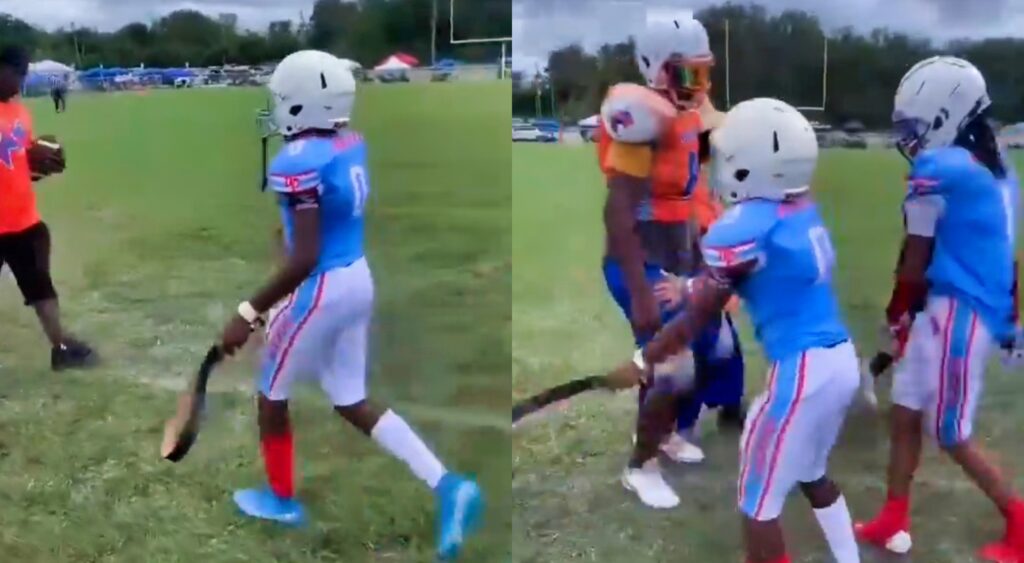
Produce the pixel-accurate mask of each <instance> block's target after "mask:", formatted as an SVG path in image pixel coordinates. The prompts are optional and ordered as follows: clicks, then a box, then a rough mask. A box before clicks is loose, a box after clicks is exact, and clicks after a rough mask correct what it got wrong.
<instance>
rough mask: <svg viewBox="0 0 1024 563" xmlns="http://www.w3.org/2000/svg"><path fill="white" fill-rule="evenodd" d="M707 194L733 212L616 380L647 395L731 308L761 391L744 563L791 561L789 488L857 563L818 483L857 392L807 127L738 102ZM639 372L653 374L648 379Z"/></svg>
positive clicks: (823, 482)
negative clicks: (786, 526) (765, 362)
mask: <svg viewBox="0 0 1024 563" xmlns="http://www.w3.org/2000/svg"><path fill="white" fill-rule="evenodd" d="M711 151H712V161H713V162H712V167H713V173H712V175H711V178H710V180H711V185H712V188H713V189H714V190H715V192H716V193H718V194H719V195H720V196H721V197H723V198H724V199H726V200H727V201H732V202H735V205H734V206H733V207H731V208H730V209H729V210H728V211H727V212H726V213H725V214H724V215H722V216H721V217H720V218H719V219H718V220H717V221H715V223H714V224H713V225H712V226H711V229H710V230H709V231H708V233H707V235H705V237H704V238H703V240H702V241H701V249H702V251H703V256H704V260H705V262H706V263H707V268H706V270H705V271H704V272H703V273H702V274H701V275H700V276H698V277H697V278H694V279H692V280H690V281H689V282H688V283H687V284H686V285H687V288H686V293H687V294H686V295H685V296H684V299H685V301H687V304H686V308H685V312H684V313H682V314H681V315H679V316H677V317H676V318H674V319H673V320H672V321H671V322H669V324H668V325H666V326H665V327H664V328H662V329H661V330H660V331H659V332H658V333H657V335H656V336H655V337H654V338H653V339H652V340H651V341H650V342H648V343H647V344H646V345H645V346H644V347H643V348H642V349H640V350H638V351H637V353H636V355H635V356H634V359H633V361H632V362H629V363H626V364H625V365H623V366H622V367H621V368H620V373H621V372H627V373H633V374H634V376H636V377H643V378H646V379H647V380H653V381H650V383H649V384H650V385H653V386H654V387H658V386H662V385H669V384H666V383H662V382H661V381H659V380H664V379H666V376H664V375H661V370H660V369H659V366H660V364H662V363H663V362H665V361H668V360H670V358H672V357H673V356H675V355H676V354H677V353H678V352H679V351H680V350H683V349H684V348H685V347H686V346H688V345H689V344H690V343H691V342H692V341H693V339H694V338H696V337H697V336H698V335H699V334H700V333H701V331H702V330H703V329H704V327H705V325H706V323H707V322H708V321H711V320H714V319H715V318H717V317H718V316H719V315H721V311H722V309H723V308H724V307H725V306H726V305H727V303H728V302H729V300H730V299H731V298H732V296H733V295H734V294H736V295H738V296H739V297H740V298H741V299H742V301H743V303H744V304H745V306H746V308H747V312H748V313H749V315H750V317H751V320H752V322H753V323H754V327H755V329H756V333H757V335H758V339H759V340H760V342H761V345H762V347H763V349H764V354H765V356H766V357H767V358H768V359H769V360H770V361H771V367H770V369H769V372H768V380H767V387H766V389H765V391H764V392H762V393H761V395H760V396H759V397H758V398H757V399H756V400H755V401H754V404H753V405H752V406H751V409H750V413H749V415H748V416H747V418H746V422H745V427H744V431H743V436H742V438H741V443H740V472H739V473H740V475H739V483H738V488H739V494H738V501H739V508H740V511H741V512H742V514H743V531H744V539H745V545H746V549H747V561H748V562H750V563H788V562H789V561H790V559H789V557H788V555H787V553H786V547H785V543H784V541H783V536H782V529H781V526H780V524H779V520H778V518H779V515H780V514H781V513H782V508H783V504H784V502H785V499H786V496H787V495H788V494H789V492H790V491H791V490H792V489H793V488H794V487H797V486H799V488H800V490H801V491H802V492H803V493H804V496H805V497H806V498H807V500H808V501H809V502H810V504H811V507H812V508H813V509H814V515H815V517H816V518H817V520H818V523H819V524H820V525H821V528H822V530H823V531H824V534H825V538H826V540H827V541H828V544H829V547H830V549H831V551H832V554H833V555H834V557H835V559H836V560H837V561H839V563H854V562H857V561H859V555H858V551H857V544H856V541H855V539H854V535H853V526H852V523H851V521H850V514H849V511H848V509H847V506H846V501H845V499H844V497H843V495H842V493H841V492H840V490H839V487H838V486H837V485H836V484H835V483H834V482H833V481H832V480H830V479H829V477H828V476H827V473H826V468H827V462H828V457H829V453H830V452H831V449H832V446H833V444H834V443H835V440H836V438H837V436H838V435H839V431H840V429H841V427H842V424H843V421H844V419H845V416H846V412H847V410H848V408H849V405H850V404H851V403H852V401H853V399H854V397H855V396H856V394H857V389H858V388H859V383H860V376H859V366H858V361H857V354H856V351H855V350H854V346H853V344H852V343H851V341H850V336H849V333H848V331H847V328H846V326H845V323H844V322H843V320H842V317H841V315H840V312H839V304H838V301H837V300H836V297H835V293H834V290H833V287H832V272H833V270H834V268H835V253H834V251H833V249H832V244H831V241H830V238H829V234H828V230H827V229H826V227H825V225H824V223H823V222H822V220H821V217H820V216H819V214H818V210H817V208H816V206H815V204H814V202H813V201H812V199H811V196H810V182H811V178H812V176H813V174H814V169H815V166H816V164H817V157H818V143H817V139H816V137H815V134H814V131H813V130H812V128H811V125H810V124H809V123H808V122H807V120H806V119H805V118H804V117H803V116H802V115H801V114H800V113H799V112H798V111H796V109H794V108H793V107H791V106H789V105H787V104H785V103H784V102H780V101H778V100H773V99H768V98H759V99H755V100H750V101H746V102H743V103H741V104H739V105H737V106H736V107H734V108H732V110H731V111H729V113H728V114H727V115H726V117H725V120H724V122H723V124H722V126H721V127H720V128H719V129H717V130H715V131H714V132H713V133H712V136H711ZM647 366H651V369H652V371H653V373H652V374H650V375H649V374H648V373H647V371H648V367H647Z"/></svg>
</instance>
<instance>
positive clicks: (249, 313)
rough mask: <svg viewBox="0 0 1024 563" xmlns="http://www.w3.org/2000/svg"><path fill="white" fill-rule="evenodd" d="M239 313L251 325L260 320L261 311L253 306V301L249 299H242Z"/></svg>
mask: <svg viewBox="0 0 1024 563" xmlns="http://www.w3.org/2000/svg"><path fill="white" fill-rule="evenodd" d="M238 315H239V316H240V317H242V318H243V319H245V321H246V322H248V323H249V324H251V325H254V324H256V323H258V322H259V321H260V313H259V311H257V310H256V308H255V307H253V306H252V303H249V302H248V301H242V302H241V303H239V304H238Z"/></svg>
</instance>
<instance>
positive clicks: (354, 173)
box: [349, 166, 368, 217]
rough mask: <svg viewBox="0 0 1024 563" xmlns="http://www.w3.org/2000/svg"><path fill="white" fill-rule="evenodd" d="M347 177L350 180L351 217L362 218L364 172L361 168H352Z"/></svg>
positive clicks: (364, 186)
mask: <svg viewBox="0 0 1024 563" xmlns="http://www.w3.org/2000/svg"><path fill="white" fill-rule="evenodd" d="M349 177H350V178H351V180H352V216H353V217H362V216H363V209H364V208H365V207H366V193H367V191H368V189H367V186H366V171H365V170H363V167H362V166H353V167H352V168H350V169H349Z"/></svg>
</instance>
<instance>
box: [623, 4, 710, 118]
mask: <svg viewBox="0 0 1024 563" xmlns="http://www.w3.org/2000/svg"><path fill="white" fill-rule="evenodd" d="M714 61H715V57H714V55H713V54H712V53H711V47H710V45H709V42H708V32H707V30H706V29H704V26H703V25H702V24H701V23H700V22H699V21H697V20H695V19H693V18H685V19H678V20H666V21H656V22H651V23H649V24H648V25H647V28H646V29H645V30H644V32H643V33H642V34H640V35H639V36H638V37H637V38H636V63H637V66H638V67H639V68H640V74H642V75H643V77H644V80H645V81H646V82H647V86H648V87H650V88H654V89H655V90H662V91H667V92H668V93H669V94H670V97H671V98H672V101H673V102H674V103H676V105H677V106H680V107H686V108H690V109H692V108H695V107H698V106H700V104H702V103H703V101H704V98H705V97H706V95H707V91H708V89H709V88H710V87H711V66H712V65H713V64H714Z"/></svg>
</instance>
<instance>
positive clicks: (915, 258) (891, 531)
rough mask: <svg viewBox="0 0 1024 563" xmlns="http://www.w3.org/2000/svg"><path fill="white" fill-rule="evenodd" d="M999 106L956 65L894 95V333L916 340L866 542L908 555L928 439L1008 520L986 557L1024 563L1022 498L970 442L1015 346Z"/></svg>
mask: <svg viewBox="0 0 1024 563" xmlns="http://www.w3.org/2000/svg"><path fill="white" fill-rule="evenodd" d="M990 105H991V101H990V100H989V96H988V92H987V89H986V85H985V79H984V78H983V77H982V75H981V73H980V72H979V71H978V69H977V68H975V67H974V66H973V65H971V63H969V62H967V61H964V60H962V59H957V58H953V57H933V58H929V59H926V60H924V61H921V62H919V63H918V64H917V65H915V66H914V67H913V68H911V69H910V71H908V72H907V74H906V75H904V77H903V80H902V81H901V82H900V85H899V88H898V89H897V90H896V97H895V103H894V107H893V118H892V119H893V125H894V126H895V128H896V131H897V133H898V136H899V137H898V141H897V147H898V148H899V150H900V152H901V153H902V154H903V155H904V156H905V157H907V159H908V160H909V161H910V163H911V170H910V175H909V177H908V184H909V186H908V190H907V195H906V198H905V200H904V203H903V211H904V214H905V218H906V236H905V238H904V243H903V252H901V256H900V263H899V266H898V271H897V279H896V285H895V288H894V289H893V294H892V299H891V301H890V303H889V307H888V308H887V309H886V321H887V324H888V326H889V329H890V330H891V332H892V333H893V334H894V335H896V334H899V333H900V332H902V331H905V330H906V329H907V328H908V327H909V335H910V336H909V340H908V341H907V345H906V351H905V354H904V357H903V359H902V361H901V362H900V364H899V365H898V366H897V368H896V370H895V373H894V374H893V383H892V401H893V406H892V412H891V422H890V423H891V428H890V430H891V446H890V447H891V450H890V457H889V470H888V495H887V499H886V502H885V504H884V505H883V507H882V510H881V512H880V513H879V514H878V516H877V517H876V518H875V519H874V520H872V521H870V522H867V523H864V524H858V527H857V533H858V536H859V537H860V539H862V540H864V541H866V542H870V543H873V544H876V545H879V546H882V547H885V548H887V549H889V550H891V551H896V552H905V551H907V550H909V549H910V547H911V541H910V534H909V532H910V485H911V482H912V480H913V476H914V472H915V471H916V470H917V467H918V464H919V462H920V456H921V442H922V435H923V434H924V433H927V434H929V435H930V436H933V437H935V438H936V440H937V441H938V444H939V446H940V447H941V448H942V450H943V451H944V452H946V453H947V454H948V455H949V456H950V457H951V458H952V459H953V460H954V461H956V462H957V464H959V465H960V467H961V468H963V470H964V472H965V473H966V474H967V475H968V476H969V477H970V478H971V480H973V481H974V482H975V484H977V485H978V487H979V488H980V489H981V490H982V491H983V492H984V493H985V495H986V496H988V498H989V499H990V500H992V502H993V503H994V504H995V505H996V506H997V507H998V509H999V511H1000V512H1001V513H1002V515H1003V516H1004V518H1005V520H1006V533H1005V535H1004V537H1003V538H1002V539H1001V540H1000V541H997V542H994V543H991V544H989V545H987V546H985V547H983V548H982V549H981V551H980V556H981V557H982V558H983V559H985V560H986V561H997V562H1017V561H1024V501H1022V500H1021V498H1020V497H1019V496H1018V495H1017V493H1016V492H1015V491H1014V489H1013V486H1012V483H1011V481H1010V480H1009V479H1007V478H1005V477H1003V476H1002V475H1001V474H1000V473H999V471H998V470H997V469H996V468H995V467H994V466H993V464H992V463H991V461H989V460H988V459H987V457H986V456H985V455H983V453H982V452H981V450H980V449H978V447H977V446H976V445H975V444H974V442H973V441H972V440H971V434H972V430H973V424H974V417H975V413H976V411H977V408H978V401H979V399H980V397H981V389H982V385H983V383H984V372H985V364H986V360H987V359H988V356H989V354H990V352H992V351H993V350H994V348H995V346H1000V347H1002V348H1003V349H1005V350H1006V351H1008V352H1010V353H1013V352H1014V351H1015V350H1016V349H1017V348H1018V342H1017V336H1016V334H1017V331H1016V322H1017V304H1016V265H1015V262H1014V247H1015V237H1016V233H1015V226H1016V217H1017V190H1018V184H1017V179H1016V177H1015V175H1014V174H1013V173H1012V171H1011V170H1010V169H1009V168H1008V165H1007V164H1006V161H1005V160H1004V159H1003V157H1002V155H1001V153H1000V150H999V147H998V144H997V143H996V137H995V133H994V131H993V130H992V127H991V125H989V123H988V113H989V111H988V110H989V106H990ZM920 303H923V304H924V306H923V310H920V311H918V309H919V308H920V306H919V304H920ZM915 313H916V314H915Z"/></svg>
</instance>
